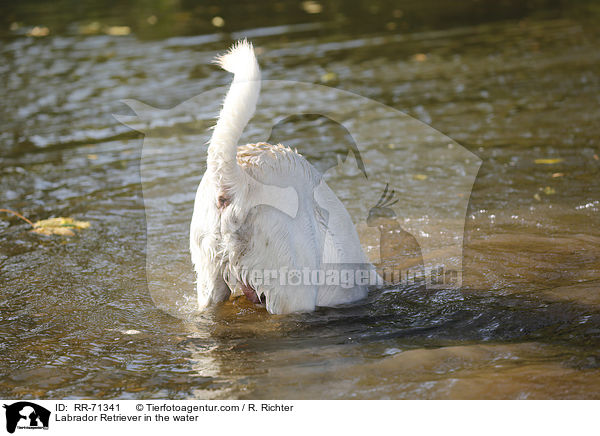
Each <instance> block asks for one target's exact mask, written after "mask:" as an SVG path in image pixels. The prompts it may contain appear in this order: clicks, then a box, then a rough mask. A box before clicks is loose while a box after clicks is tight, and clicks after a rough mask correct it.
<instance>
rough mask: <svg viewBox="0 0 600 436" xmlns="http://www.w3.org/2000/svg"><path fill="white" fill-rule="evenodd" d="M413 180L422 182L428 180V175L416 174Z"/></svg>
mask: <svg viewBox="0 0 600 436" xmlns="http://www.w3.org/2000/svg"><path fill="white" fill-rule="evenodd" d="M413 179H415V180H421V181H423V180H427V175H426V174H415V175H414V176H413Z"/></svg>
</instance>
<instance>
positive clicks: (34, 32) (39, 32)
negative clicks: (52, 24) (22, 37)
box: [27, 26, 50, 37]
mask: <svg viewBox="0 0 600 436" xmlns="http://www.w3.org/2000/svg"><path fill="white" fill-rule="evenodd" d="M49 34H50V29H48V28H47V27H46V26H35V27H34V28H33V29H31V30H30V31H29V32H27V36H35V37H40V36H48V35H49Z"/></svg>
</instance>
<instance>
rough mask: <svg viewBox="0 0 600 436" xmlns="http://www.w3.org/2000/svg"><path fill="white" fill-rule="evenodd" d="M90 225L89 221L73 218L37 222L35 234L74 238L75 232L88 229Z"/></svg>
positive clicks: (34, 226)
mask: <svg viewBox="0 0 600 436" xmlns="http://www.w3.org/2000/svg"><path fill="white" fill-rule="evenodd" d="M89 226H90V223H89V222H87V221H76V220H74V219H73V218H63V217H59V218H49V219H47V220H41V221H37V222H35V223H34V224H33V230H31V231H32V232H33V233H37V234H39V235H46V236H50V235H62V236H73V235H75V232H74V230H81V229H87V228H88V227H89Z"/></svg>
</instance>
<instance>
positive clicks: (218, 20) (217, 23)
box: [210, 16, 225, 27]
mask: <svg viewBox="0 0 600 436" xmlns="http://www.w3.org/2000/svg"><path fill="white" fill-rule="evenodd" d="M210 22H211V24H212V25H213V26H215V27H223V26H224V25H225V20H224V19H223V17H219V16H216V17H213V19H212V20H210Z"/></svg>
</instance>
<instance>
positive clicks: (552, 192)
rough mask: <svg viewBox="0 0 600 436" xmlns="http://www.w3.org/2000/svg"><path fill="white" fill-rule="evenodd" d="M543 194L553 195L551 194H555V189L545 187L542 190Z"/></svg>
mask: <svg viewBox="0 0 600 436" xmlns="http://www.w3.org/2000/svg"><path fill="white" fill-rule="evenodd" d="M544 194H546V195H553V194H556V189H554V188H551V187H550V186H546V187H545V188H544Z"/></svg>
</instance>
